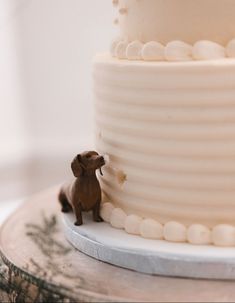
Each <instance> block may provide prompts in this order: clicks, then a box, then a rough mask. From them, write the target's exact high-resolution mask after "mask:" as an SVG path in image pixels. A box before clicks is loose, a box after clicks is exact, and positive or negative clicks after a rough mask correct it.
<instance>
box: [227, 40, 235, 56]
mask: <svg viewBox="0 0 235 303" xmlns="http://www.w3.org/2000/svg"><path fill="white" fill-rule="evenodd" d="M226 55H227V57H230V58H235V39H233V40H231V41H229V43H228V44H227V47H226Z"/></svg>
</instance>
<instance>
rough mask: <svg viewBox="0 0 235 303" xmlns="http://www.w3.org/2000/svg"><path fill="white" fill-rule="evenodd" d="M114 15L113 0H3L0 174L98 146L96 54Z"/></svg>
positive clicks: (108, 35)
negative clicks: (95, 142) (25, 161)
mask: <svg viewBox="0 0 235 303" xmlns="http://www.w3.org/2000/svg"><path fill="white" fill-rule="evenodd" d="M113 18H114V10H113V8H112V1H111V0H0V139H1V145H0V146H1V147H0V175H1V167H2V166H4V167H6V165H8V164H13V163H18V161H20V160H21V159H28V158H30V159H31V161H33V160H32V159H34V158H35V157H37V158H42V159H43V158H48V159H49V158H53V159H55V158H57V159H69V160H70V157H71V156H72V155H74V154H75V153H77V151H79V150H81V149H83V148H90V147H92V146H93V137H92V135H93V111H92V108H93V107H92V58H93V56H94V55H95V53H97V52H100V51H107V50H108V49H109V45H110V41H111V40H112V38H113V37H114V36H115V35H116V31H117V30H116V29H115V26H113ZM58 161H59V160H58ZM14 165H15V164H14ZM13 170H14V169H13ZM2 175H3V174H2ZM0 177H1V176H0ZM0 181H1V180H0Z"/></svg>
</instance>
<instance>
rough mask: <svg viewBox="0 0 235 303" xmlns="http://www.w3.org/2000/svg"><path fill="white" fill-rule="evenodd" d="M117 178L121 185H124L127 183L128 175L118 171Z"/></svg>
mask: <svg viewBox="0 0 235 303" xmlns="http://www.w3.org/2000/svg"><path fill="white" fill-rule="evenodd" d="M116 177H117V181H118V184H119V185H123V184H124V183H125V182H126V181H127V175H126V174H125V173H124V172H123V171H122V170H118V171H117V173H116Z"/></svg>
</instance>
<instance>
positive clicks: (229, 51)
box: [110, 38, 235, 61]
mask: <svg viewBox="0 0 235 303" xmlns="http://www.w3.org/2000/svg"><path fill="white" fill-rule="evenodd" d="M110 53H111V55H112V56H113V57H117V58H118V59H128V60H144V61H191V60H196V61H198V60H215V59H217V60H219V59H224V58H234V57H235V39H233V40H231V41H230V42H229V43H228V44H227V46H222V45H220V44H218V43H215V42H213V41H207V40H200V41H197V42H196V43H195V44H194V45H190V44H188V43H185V42H184V41H178V40H177V41H170V42H169V43H167V44H166V45H165V46H164V45H162V44H161V43H159V42H156V41H150V42H147V43H145V44H143V43H142V42H140V41H138V40H136V41H133V42H127V41H123V40H120V38H119V39H117V40H115V41H114V42H112V44H111V47H110Z"/></svg>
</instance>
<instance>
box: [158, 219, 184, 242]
mask: <svg viewBox="0 0 235 303" xmlns="http://www.w3.org/2000/svg"><path fill="white" fill-rule="evenodd" d="M163 234H164V238H165V240H167V241H170V242H186V240H187V230H186V227H185V226H184V225H183V224H181V223H178V222H173V221H172V222H168V223H166V224H165V226H164V230H163Z"/></svg>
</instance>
